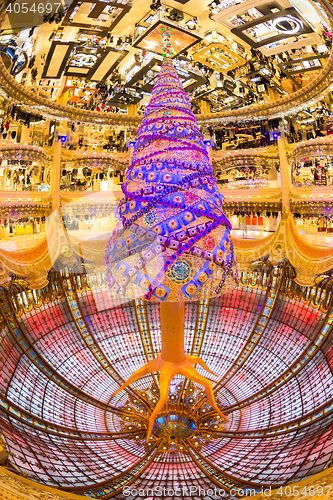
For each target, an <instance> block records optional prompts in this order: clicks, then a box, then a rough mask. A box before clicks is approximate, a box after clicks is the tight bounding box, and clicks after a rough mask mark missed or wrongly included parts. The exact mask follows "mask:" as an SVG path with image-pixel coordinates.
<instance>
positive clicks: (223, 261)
mask: <svg viewBox="0 0 333 500" xmlns="http://www.w3.org/2000/svg"><path fill="white" fill-rule="evenodd" d="M122 190H123V193H124V198H123V199H122V200H121V202H120V204H119V206H118V208H117V217H118V219H119V222H118V227H117V229H116V230H115V231H114V233H113V235H112V237H111V239H110V241H109V242H108V245H107V250H106V256H105V261H106V279H107V283H108V286H109V287H110V289H111V290H112V291H113V292H114V293H116V294H119V295H121V296H123V297H127V298H128V299H133V298H139V297H144V298H145V299H147V300H154V301H162V302H163V301H184V300H185V301H188V300H198V299H201V298H208V297H214V296H217V295H219V294H220V293H221V292H222V291H223V289H224V288H226V286H227V283H228V281H232V280H234V281H237V269H236V265H235V255H234V251H233V245H232V241H231V239H230V231H231V224H230V222H229V220H228V219H227V217H226V215H225V213H224V211H223V201H224V197H223V195H222V194H221V193H220V192H219V190H218V187H217V183H216V179H215V176H214V173H213V169H212V166H211V163H210V161H209V156H208V153H207V151H206V148H205V145H204V140H203V135H202V134H201V132H200V130H199V128H198V124H197V120H196V118H195V116H194V114H193V112H192V111H191V106H190V103H189V99H188V97H187V95H186V93H185V91H184V89H183V87H182V84H181V82H180V80H179V78H178V75H177V73H176V70H175V68H174V67H173V64H172V62H171V61H170V60H168V59H166V60H165V61H164V63H163V66H162V68H161V71H160V73H159V75H158V78H157V81H156V83H155V85H154V88H153V90H152V97H151V100H150V103H149V105H148V106H147V108H146V111H145V114H144V117H143V120H142V125H141V127H140V128H139V130H138V139H137V141H136V143H135V147H134V152H133V156H132V161H131V165H130V167H129V169H128V171H127V174H126V181H125V182H124V184H123V185H122Z"/></svg>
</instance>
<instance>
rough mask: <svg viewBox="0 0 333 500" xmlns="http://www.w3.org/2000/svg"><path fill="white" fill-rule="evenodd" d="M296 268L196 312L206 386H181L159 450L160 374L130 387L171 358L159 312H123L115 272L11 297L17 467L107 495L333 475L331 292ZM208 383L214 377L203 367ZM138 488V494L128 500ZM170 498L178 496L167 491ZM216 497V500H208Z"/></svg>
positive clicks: (261, 274) (9, 371) (138, 304)
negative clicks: (159, 359) (153, 362)
mask: <svg viewBox="0 0 333 500" xmlns="http://www.w3.org/2000/svg"><path fill="white" fill-rule="evenodd" d="M319 281H320V284H318V285H317V286H316V287H314V288H313V289H310V288H301V287H299V285H296V284H295V282H294V281H293V269H292V268H291V266H290V265H288V264H287V265H285V266H284V267H283V266H281V267H273V266H272V265H270V264H269V263H266V264H265V265H263V266H261V268H259V269H258V270H255V271H253V272H252V273H246V274H242V276H241V282H240V284H239V285H238V286H237V288H236V289H235V290H234V291H232V292H227V293H225V294H224V295H222V296H221V297H220V298H218V299H214V300H202V301H199V302H194V303H188V304H187V305H186V323H185V339H186V345H185V349H186V353H188V354H195V355H200V356H201V358H202V359H203V360H204V361H205V362H206V363H207V365H208V366H209V367H210V368H211V369H212V370H213V371H214V372H215V373H216V374H217V377H214V376H212V375H209V378H210V380H211V381H212V382H213V385H214V390H215V396H216V400H217V402H218V405H219V407H220V408H221V409H222V411H223V412H224V413H225V414H226V415H227V416H228V418H229V420H230V422H229V423H227V424H223V423H222V422H221V421H220V418H219V417H218V415H217V414H216V413H215V412H213V411H212V410H211V408H210V406H209V405H208V403H207V400H206V397H205V394H204V392H202V388H201V387H199V386H196V385H194V384H192V383H188V382H186V381H185V379H183V378H182V377H178V378H177V379H175V380H174V381H173V384H172V386H171V389H170V392H169V399H168V403H167V405H166V407H165V408H164V409H163V410H162V412H161V413H160V415H159V417H158V419H157V420H156V423H155V427H154V432H153V438H152V439H151V440H150V442H149V445H147V444H146V428H147V419H148V417H149V414H150V413H151V410H152V409H153V408H154V405H155V403H156V401H157V399H158V396H159V384H158V374H153V376H151V375H149V376H147V377H145V378H142V379H140V380H138V381H137V382H135V383H133V384H132V385H131V386H130V388H128V390H126V391H123V392H121V393H119V394H118V395H117V396H115V397H112V398H111V397H110V396H111V394H112V393H113V392H114V391H115V390H116V389H117V388H118V387H119V385H120V384H121V383H122V382H123V381H124V380H127V379H128V377H129V376H130V375H131V374H132V373H133V372H134V371H135V370H137V369H138V368H140V367H141V366H142V365H143V364H145V363H146V362H147V361H148V360H150V359H152V358H153V357H154V356H155V355H156V353H158V352H160V350H161V345H160V317H159V306H158V304H153V303H147V304H146V303H144V302H143V301H140V300H137V301H133V302H129V303H127V304H122V305H119V306H116V307H115V305H114V299H111V297H110V293H109V291H108V289H107V288H106V287H105V285H104V283H105V277H104V275H102V274H94V275H90V276H87V275H84V274H81V275H77V274H75V273H74V274H73V273H69V272H68V271H67V270H64V271H62V272H61V273H59V272H56V271H51V273H50V283H49V285H48V286H47V287H46V288H44V289H42V290H38V291H29V290H25V289H24V286H23V283H17V284H13V285H12V286H11V289H10V291H9V292H8V291H5V290H4V289H3V290H2V292H1V301H2V315H3V319H2V330H1V358H0V361H1V375H0V381H1V389H0V395H1V399H0V401H1V419H0V425H1V429H2V432H3V434H4V437H5V442H6V446H7V449H8V451H9V454H10V459H11V462H12V464H13V466H14V467H15V469H16V470H18V471H19V472H20V473H21V474H26V475H27V476H28V477H29V478H31V479H33V480H34V481H37V482H39V483H44V484H47V485H50V486H55V487H57V488H61V489H65V490H68V491H71V492H75V493H78V494H82V495H88V496H92V497H94V498H109V497H110V496H114V495H117V497H118V498H122V495H123V494H122V491H123V488H124V487H128V488H129V489H131V490H133V494H132V497H136V496H139V489H140V488H141V489H142V488H143V489H147V488H157V487H158V486H160V487H161V488H172V489H174V490H175V489H176V488H177V487H178V488H179V487H181V488H185V490H184V491H182V495H176V496H183V497H185V498H186V497H187V496H189V497H190V496H192V497H193V495H194V490H193V489H192V490H191V491H192V495H189V492H187V493H186V488H188V489H189V488H190V486H192V488H193V487H199V486H200V487H201V488H203V489H204V490H205V491H207V490H209V489H212V490H214V488H215V487H216V488H217V489H224V490H225V491H229V490H230V489H232V488H233V489H234V490H236V491H237V490H242V489H243V488H252V489H255V490H257V491H261V488H262V487H265V486H266V487H267V486H268V485H274V486H276V485H281V484H285V483H289V482H295V481H298V480H300V479H302V478H305V477H307V476H309V475H312V474H314V473H316V472H319V471H321V470H323V469H324V468H325V466H326V465H327V463H328V462H329V460H330V457H331V454H332V402H333V401H332V390H333V375H332V354H331V344H332V331H331V330H332V328H331V326H332V321H333V313H332V312H330V311H331V297H332V291H331V288H330V287H331V281H330V278H327V277H326V278H323V279H320V280H319ZM198 370H199V372H200V371H201V373H203V374H204V375H205V376H206V375H207V374H206V373H205V372H204V371H203V370H202V369H201V367H199V368H198ZM125 491H126V490H125ZM157 496H162V497H163V496H170V495H168V494H167V492H166V490H165V491H164V494H163V493H162V494H161V495H157ZM206 497H207V498H209V497H210V496H209V494H208V495H206Z"/></svg>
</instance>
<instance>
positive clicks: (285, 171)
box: [278, 120, 291, 216]
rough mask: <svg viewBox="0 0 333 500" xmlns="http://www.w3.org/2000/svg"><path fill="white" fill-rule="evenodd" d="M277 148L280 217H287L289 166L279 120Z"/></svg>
mask: <svg viewBox="0 0 333 500" xmlns="http://www.w3.org/2000/svg"><path fill="white" fill-rule="evenodd" d="M278 148H279V157H280V173H281V189H282V216H287V215H288V214H289V212H290V189H291V175H290V165H289V162H288V158H287V140H286V135H285V132H284V128H283V124H282V121H281V120H280V134H279V137H278Z"/></svg>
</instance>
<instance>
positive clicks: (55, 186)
mask: <svg viewBox="0 0 333 500" xmlns="http://www.w3.org/2000/svg"><path fill="white" fill-rule="evenodd" d="M60 164H61V142H60V141H58V140H57V134H55V139H54V142H53V158H52V167H51V185H50V195H51V198H52V211H53V212H55V211H56V210H59V208H60Z"/></svg>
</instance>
